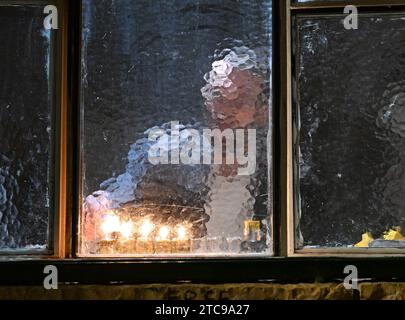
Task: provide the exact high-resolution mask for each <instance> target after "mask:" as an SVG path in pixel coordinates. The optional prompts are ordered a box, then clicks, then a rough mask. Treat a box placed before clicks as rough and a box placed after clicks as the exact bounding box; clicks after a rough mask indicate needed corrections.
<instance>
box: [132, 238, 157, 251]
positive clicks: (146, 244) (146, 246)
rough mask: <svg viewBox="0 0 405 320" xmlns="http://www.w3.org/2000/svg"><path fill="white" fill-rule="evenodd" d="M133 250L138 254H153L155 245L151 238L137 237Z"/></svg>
mask: <svg viewBox="0 0 405 320" xmlns="http://www.w3.org/2000/svg"><path fill="white" fill-rule="evenodd" d="M135 252H136V253H139V254H153V253H155V247H154V244H153V240H152V239H151V238H138V239H137V240H136V242H135Z"/></svg>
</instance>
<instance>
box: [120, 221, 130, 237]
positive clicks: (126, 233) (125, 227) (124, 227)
mask: <svg viewBox="0 0 405 320" xmlns="http://www.w3.org/2000/svg"><path fill="white" fill-rule="evenodd" d="M120 232H121V235H122V236H123V237H124V238H126V239H127V240H128V239H129V238H131V236H132V233H133V226H132V223H131V222H129V221H128V222H124V223H122V224H121V228H120Z"/></svg>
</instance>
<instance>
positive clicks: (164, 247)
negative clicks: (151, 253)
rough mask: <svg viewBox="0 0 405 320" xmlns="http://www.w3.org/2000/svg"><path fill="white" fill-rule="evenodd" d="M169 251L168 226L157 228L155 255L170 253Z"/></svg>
mask: <svg viewBox="0 0 405 320" xmlns="http://www.w3.org/2000/svg"><path fill="white" fill-rule="evenodd" d="M171 251H172V244H171V241H170V228H169V227H168V226H162V227H160V228H159V231H158V234H157V237H156V253H171Z"/></svg>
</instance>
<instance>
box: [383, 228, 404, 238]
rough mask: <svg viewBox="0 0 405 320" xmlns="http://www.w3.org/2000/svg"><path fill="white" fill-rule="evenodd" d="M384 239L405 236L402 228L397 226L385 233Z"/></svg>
mask: <svg viewBox="0 0 405 320" xmlns="http://www.w3.org/2000/svg"><path fill="white" fill-rule="evenodd" d="M384 240H405V237H404V236H403V235H402V234H401V228H400V227H395V228H393V229H391V230H389V231H387V232H385V233H384Z"/></svg>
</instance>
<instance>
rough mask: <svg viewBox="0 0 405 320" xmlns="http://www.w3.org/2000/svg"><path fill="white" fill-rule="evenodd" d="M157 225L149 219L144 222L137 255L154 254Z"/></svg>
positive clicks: (137, 244) (140, 229) (137, 242)
mask: <svg viewBox="0 0 405 320" xmlns="http://www.w3.org/2000/svg"><path fill="white" fill-rule="evenodd" d="M154 229H155V225H154V224H153V223H152V222H150V221H149V220H148V219H146V220H144V221H143V222H142V224H141V226H140V227H139V238H138V239H137V241H136V253H140V254H151V253H154V251H155V250H154V247H153V241H152V237H151V236H152V233H153V230H154Z"/></svg>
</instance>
